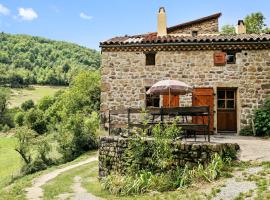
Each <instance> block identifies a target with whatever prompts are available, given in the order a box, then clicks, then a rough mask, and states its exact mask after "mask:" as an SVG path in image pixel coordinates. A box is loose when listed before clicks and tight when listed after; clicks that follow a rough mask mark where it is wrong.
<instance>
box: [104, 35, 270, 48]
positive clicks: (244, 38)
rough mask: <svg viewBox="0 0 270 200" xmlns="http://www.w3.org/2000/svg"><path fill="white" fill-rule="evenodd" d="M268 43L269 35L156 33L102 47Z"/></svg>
mask: <svg viewBox="0 0 270 200" xmlns="http://www.w3.org/2000/svg"><path fill="white" fill-rule="evenodd" d="M259 41H270V34H239V35H199V36H195V37H194V36H180V35H179V36H177V35H167V36H163V37H159V36H157V33H149V34H145V35H135V36H123V37H115V38H112V39H110V40H107V41H105V42H101V43H100V44H101V46H103V45H128V44H148V43H151V44H157V43H205V42H213V43H215V42H259Z"/></svg>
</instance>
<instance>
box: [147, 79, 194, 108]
mask: <svg viewBox="0 0 270 200" xmlns="http://www.w3.org/2000/svg"><path fill="white" fill-rule="evenodd" d="M191 91H192V87H191V86H189V85H188V84H186V83H184V82H181V81H177V80H163V81H159V82H157V83H155V84H154V85H153V86H152V87H151V88H150V89H149V90H147V92H146V94H160V95H169V106H170V100H171V94H172V95H184V94H187V93H190V92H191Z"/></svg>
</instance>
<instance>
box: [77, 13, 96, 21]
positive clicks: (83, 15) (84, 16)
mask: <svg viewBox="0 0 270 200" xmlns="http://www.w3.org/2000/svg"><path fill="white" fill-rule="evenodd" d="M80 18H82V19H86V20H91V19H93V17H92V16H90V15H87V14H85V13H84V12H81V13H80Z"/></svg>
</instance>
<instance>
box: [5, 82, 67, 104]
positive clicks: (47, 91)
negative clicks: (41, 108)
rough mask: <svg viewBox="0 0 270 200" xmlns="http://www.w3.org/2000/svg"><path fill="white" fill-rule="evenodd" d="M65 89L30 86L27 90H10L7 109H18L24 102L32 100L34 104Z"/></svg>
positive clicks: (61, 87)
mask: <svg viewBox="0 0 270 200" xmlns="http://www.w3.org/2000/svg"><path fill="white" fill-rule="evenodd" d="M65 88H67V87H63V86H41V85H32V86H30V87H28V88H16V89H11V98H10V101H9V107H10V108H14V107H19V106H20V105H21V104H22V103H23V102H24V101H26V100H29V99H32V100H33V101H34V102H35V103H36V102H37V101H38V100H40V99H41V98H42V97H44V96H53V95H54V94H55V92H57V91H58V90H61V89H65Z"/></svg>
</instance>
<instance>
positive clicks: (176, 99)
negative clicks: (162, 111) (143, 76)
mask: <svg viewBox="0 0 270 200" xmlns="http://www.w3.org/2000/svg"><path fill="white" fill-rule="evenodd" d="M163 107H164V108H168V107H171V108H172V107H179V95H171V104H170V103H169V95H163Z"/></svg>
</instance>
